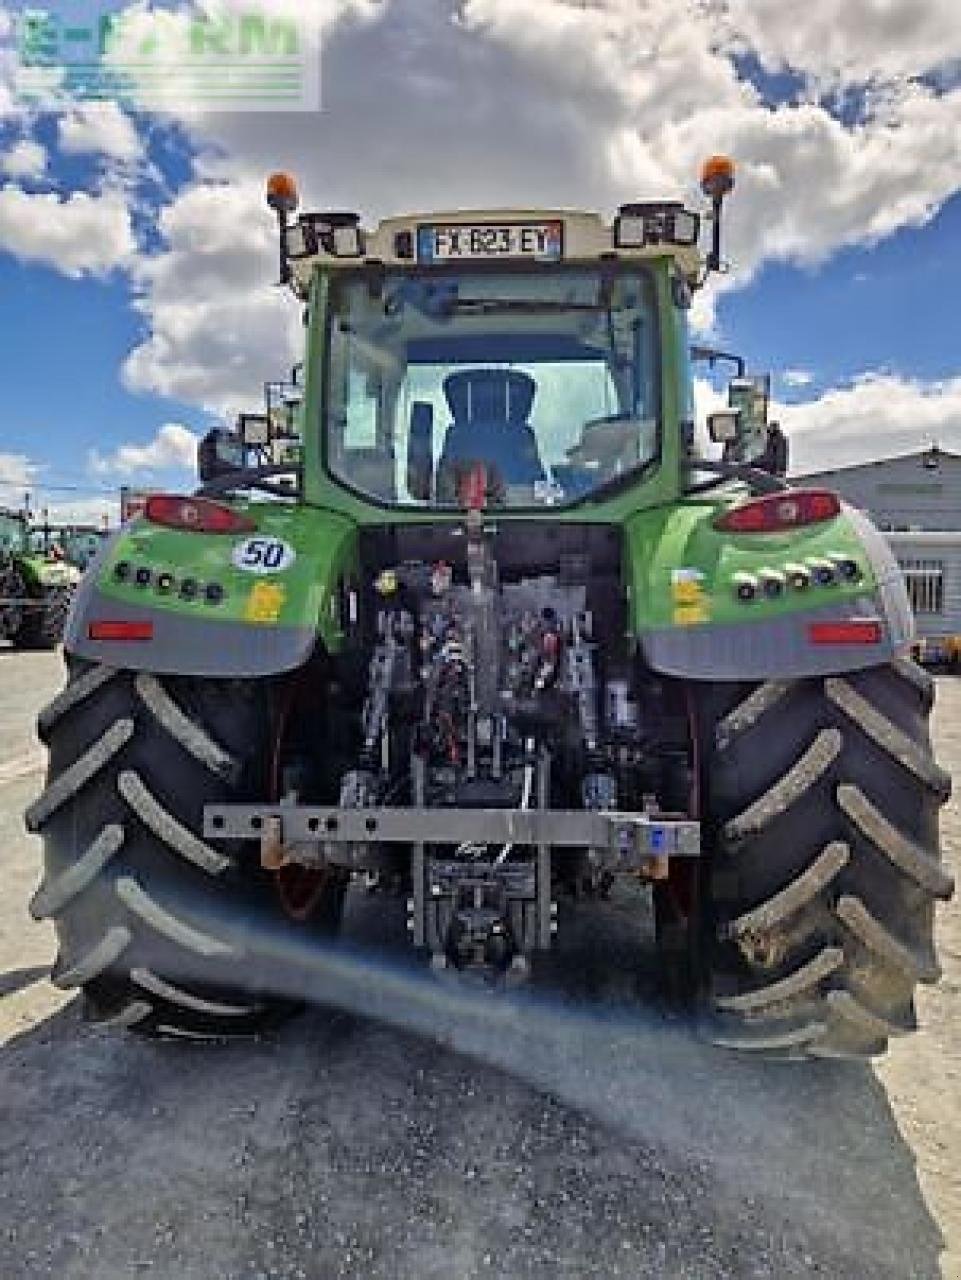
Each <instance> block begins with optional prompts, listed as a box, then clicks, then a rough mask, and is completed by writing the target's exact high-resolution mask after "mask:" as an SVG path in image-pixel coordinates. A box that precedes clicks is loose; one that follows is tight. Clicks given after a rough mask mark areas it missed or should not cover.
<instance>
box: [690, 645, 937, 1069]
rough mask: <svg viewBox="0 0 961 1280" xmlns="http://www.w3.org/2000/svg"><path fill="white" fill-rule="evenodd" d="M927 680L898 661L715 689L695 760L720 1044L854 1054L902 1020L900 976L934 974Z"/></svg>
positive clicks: (907, 990)
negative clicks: (702, 793)
mask: <svg viewBox="0 0 961 1280" xmlns="http://www.w3.org/2000/svg"><path fill="white" fill-rule="evenodd" d="M724 688H725V687H724V686H715V689H724ZM933 695H934V682H933V680H932V679H931V677H930V676H929V675H927V673H926V672H924V671H922V670H921V668H920V667H918V666H916V665H915V664H914V663H913V662H910V661H908V660H906V659H898V660H896V661H894V662H893V663H891V664H890V665H886V666H880V667H875V668H872V669H870V670H867V671H861V672H857V673H850V674H845V675H838V676H831V677H826V678H823V679H807V680H797V681H769V682H767V683H765V684H760V685H756V686H754V687H751V686H739V687H738V688H737V689H736V690H731V689H730V687H728V688H727V693H726V694H721V695H715V696H720V697H721V698H723V701H721V702H720V703H719V705H717V706H715V708H714V711H713V713H712V714H710V715H709V716H708V723H709V728H708V730H707V732H708V733H709V734H710V739H711V740H710V741H709V743H707V751H706V756H707V758H706V760H705V762H704V763H705V766H706V767H705V770H704V774H705V786H706V789H707V802H708V803H707V807H708V813H707V815H706V817H707V820H708V833H709V836H710V838H711V840H712V844H713V849H712V853H711V859H710V864H709V868H707V873H708V877H709V881H708V889H709V893H708V896H709V906H708V912H709V917H710V918H709V920H708V925H707V927H708V929H709V930H710V935H711V936H710V937H709V938H708V939H707V944H708V945H707V951H708V954H709V956H710V960H709V968H710V973H709V976H708V982H709V1000H710V1003H711V1005H712V1006H713V1013H712V1018H711V1022H710V1028H711V1033H712V1038H713V1039H714V1040H715V1041H716V1042H717V1043H720V1044H723V1045H728V1046H730V1047H733V1048H740V1049H753V1050H757V1051H761V1052H768V1053H770V1054H773V1055H776V1056H781V1055H787V1056H798V1055H803V1056H808V1055H810V1056H820V1057H866V1056H870V1055H873V1054H877V1053H881V1052H883V1051H884V1049H885V1048H886V1046H887V1041H888V1038H889V1037H890V1036H896V1035H901V1034H903V1033H905V1032H909V1031H911V1030H913V1029H914V1028H915V1026H916V1021H915V1013H914V1002H913V993H914V989H915V986H916V984H917V983H918V982H934V981H936V979H937V977H938V973H939V970H938V963H937V960H936V958H935V953H934V941H933V922H934V905H935V901H936V899H939V898H940V899H945V898H948V897H949V896H950V895H951V892H952V889H953V883H952V880H951V877H950V876H949V875H948V874H947V872H946V871H945V870H944V869H943V867H942V866H941V863H940V857H939V846H938V810H939V808H940V807H941V805H942V804H943V803H944V802H945V800H946V799H947V798H948V795H949V794H950V789H951V781H950V778H949V777H948V775H947V774H946V773H945V772H944V771H943V770H942V769H940V768H939V767H938V765H937V764H936V763H935V761H934V758H933V756H932V754H931V746H930V740H929V736H928V717H929V714H930V710H931V705H932V701H933Z"/></svg>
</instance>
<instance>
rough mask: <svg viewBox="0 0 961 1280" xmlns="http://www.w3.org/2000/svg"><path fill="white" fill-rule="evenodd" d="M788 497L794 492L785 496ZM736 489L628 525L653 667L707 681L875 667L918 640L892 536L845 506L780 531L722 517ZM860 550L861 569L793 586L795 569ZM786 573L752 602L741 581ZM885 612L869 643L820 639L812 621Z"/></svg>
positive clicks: (634, 586) (634, 585)
mask: <svg viewBox="0 0 961 1280" xmlns="http://www.w3.org/2000/svg"><path fill="white" fill-rule="evenodd" d="M785 498H786V499H789V498H790V494H785ZM730 505H731V499H730V497H727V498H725V499H721V498H717V497H712V498H710V499H708V498H706V497H705V498H703V499H701V500H690V501H687V502H684V503H682V504H679V505H677V506H671V507H663V508H658V509H656V510H653V511H646V512H640V513H638V514H637V515H636V516H634V517H633V518H632V519H631V520H629V521H628V523H627V526H626V529H625V574H626V579H627V582H626V586H627V591H628V595H629V609H630V619H631V624H632V629H633V634H634V635H635V636H636V637H637V639H638V642H639V645H640V648H641V650H642V652H643V654H644V657H645V659H646V661H647V662H648V664H649V665H650V666H651V667H652V668H653V669H654V670H656V671H662V672H664V673H665V674H669V675H675V676H683V677H687V678H689V679H704V680H712V679H714V680H716V679H723V680H756V679H766V678H770V677H777V676H787V677H801V676H809V675H817V674H823V673H826V672H830V671H845V670H856V669H858V668H861V667H867V666H874V665H875V664H877V663H879V662H884V661H886V660H888V659H889V658H890V657H891V656H892V655H893V654H895V653H899V652H902V651H903V650H904V649H905V648H906V647H907V645H908V644H909V643H910V640H911V637H912V634H913V620H912V618H911V611H910V607H909V605H908V600H907V595H906V593H905V589H904V584H903V581H902V578H901V574H900V571H899V570H898V567H897V564H896V562H895V560H894V557H893V555H892V554H891V551H890V549H889V547H888V545H887V543H886V542H885V540H884V538H883V537H882V536H881V534H879V533H878V531H877V530H876V529H875V528H874V526H873V525H872V524H871V523H870V521H868V520H867V519H866V518H865V516H864V515H863V514H862V513H861V512H859V511H857V510H855V509H854V508H851V507H847V506H845V507H844V508H843V509H842V513H841V515H839V516H837V517H836V518H835V519H833V520H828V521H825V522H823V523H819V524H812V525H808V526H806V527H803V528H799V529H795V530H792V531H790V532H785V533H777V534H731V533H727V532H721V531H719V530H718V529H716V528H715V527H714V519H715V517H716V516H717V515H718V514H719V513H721V512H722V511H723V510H725V509H726V508H727V507H728V506H730ZM832 559H834V560H851V561H854V562H855V563H856V564H857V566H858V570H857V577H856V579H855V580H852V581H844V580H842V579H841V578H840V577H838V578H837V579H836V580H835V581H834V582H833V583H831V584H829V585H818V584H817V583H816V582H814V581H812V582H811V585H809V586H807V587H805V588H795V587H792V586H791V585H790V581H789V579H790V570H791V569H792V568H794V567H796V566H801V567H804V568H808V569H810V570H812V571H813V570H814V569H815V568H816V567H817V566H818V565H819V564H824V563H828V564H829V563H831V562H832ZM779 574H781V575H784V577H785V586H784V587H783V589H782V590H781V592H780V593H779V594H778V595H776V596H772V597H769V596H767V595H765V594H763V592H762V593H759V594H758V596H757V597H756V598H755V599H753V600H752V601H750V602H745V601H743V600H741V599H739V598H738V594H737V587H738V583H739V582H740V581H743V575H748V576H749V577H750V578H752V579H753V580H754V581H756V582H757V583H759V584H761V583H763V582H764V580H765V578H766V576H773V577H775V578H776V577H777V575H779ZM854 619H865V620H868V619H870V620H876V621H877V622H878V624H879V631H878V639H877V641H876V642H872V643H851V642H850V641H849V642H846V643H829V644H823V643H818V644H814V643H813V641H812V638H811V636H812V632H811V624H812V623H816V622H819V621H820V622H825V621H831V622H833V621H850V620H854Z"/></svg>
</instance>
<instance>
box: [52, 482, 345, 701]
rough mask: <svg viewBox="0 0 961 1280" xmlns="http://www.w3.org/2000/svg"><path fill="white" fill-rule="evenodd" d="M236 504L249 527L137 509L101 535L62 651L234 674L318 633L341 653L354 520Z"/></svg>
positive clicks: (284, 664)
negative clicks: (182, 521) (167, 522)
mask: <svg viewBox="0 0 961 1280" xmlns="http://www.w3.org/2000/svg"><path fill="white" fill-rule="evenodd" d="M231 509H232V510H234V511H236V512H237V513H238V514H242V515H244V516H247V517H249V518H250V520H251V522H252V524H253V525H254V526H255V527H253V528H252V529H250V530H245V531H243V532H239V533H227V534H213V533H200V532H194V531H185V530H181V529H171V528H168V527H166V526H163V525H158V524H153V523H151V522H150V521H148V520H147V519H146V518H145V517H143V516H141V517H138V518H137V519H135V520H133V521H132V522H130V524H128V525H125V526H124V527H123V528H122V529H121V530H120V531H119V533H117V534H115V535H114V536H113V537H112V538H110V539H108V540H107V541H106V542H105V543H104V545H103V546H102V547H101V549H100V551H99V552H98V554H97V557H96V559H95V560H94V561H93V562H92V563H91V565H90V568H89V569H88V571H87V573H86V574H85V575H84V578H83V580H82V582H81V584H80V586H79V588H78V589H77V591H76V594H75V595H74V599H73V604H72V606H71V610H70V615H69V618H68V620H67V627H66V632H65V636H64V648H65V649H66V651H67V653H70V654H74V655H76V656H77V657H79V658H85V659H87V660H88V661H92V662H101V663H105V664H107V665H108V666H117V667H125V668H129V669H131V670H143V671H153V672H157V673H160V674H169V675H189V676H209V677H224V678H241V677H256V676H267V675H274V674H277V673H280V672H283V671H289V670H292V669H294V668H295V667H299V666H302V665H303V663H305V662H306V661H307V660H308V658H309V657H310V655H311V654H312V652H313V651H314V648H315V646H316V644H317V642H318V639H319V640H320V641H321V642H322V643H323V644H324V646H325V647H326V648H327V649H328V650H330V651H331V652H336V651H337V650H338V649H339V648H340V647H341V646H342V644H343V642H344V633H343V630H342V628H343V626H344V623H345V620H344V617H343V614H344V600H345V598H346V597H347V596H348V595H349V592H350V590H352V589H353V585H352V584H355V583H356V581H357V538H356V527H355V526H354V525H353V523H352V522H351V521H349V520H347V519H345V518H344V517H342V516H339V515H336V514H334V513H332V512H328V511H323V510H320V509H317V508H312V507H303V506H297V507H294V506H287V505H286V504H282V503H265V502H250V503H236V504H232V506H231ZM105 623H107V624H110V625H109V626H108V627H106V628H105V627H104V624H105Z"/></svg>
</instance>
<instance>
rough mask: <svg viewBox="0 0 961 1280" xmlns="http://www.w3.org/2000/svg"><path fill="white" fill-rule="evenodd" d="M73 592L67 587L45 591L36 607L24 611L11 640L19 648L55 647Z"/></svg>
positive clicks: (65, 620)
mask: <svg viewBox="0 0 961 1280" xmlns="http://www.w3.org/2000/svg"><path fill="white" fill-rule="evenodd" d="M72 598H73V592H72V591H71V590H70V588H67V587H54V588H52V589H51V590H49V591H45V592H44V593H43V596H42V597H41V600H40V601H39V602H38V605H37V607H36V608H31V609H29V610H27V611H26V612H25V613H24V616H23V621H22V622H21V624H20V628H19V630H18V631H17V633H16V635H15V636H14V639H13V642H14V644H15V645H16V646H17V647H18V648H20V649H56V647H57V645H58V644H59V643H60V641H61V640H62V639H63V629H64V626H65V625H66V622H67V614H68V613H69V612H70V601H71V599H72Z"/></svg>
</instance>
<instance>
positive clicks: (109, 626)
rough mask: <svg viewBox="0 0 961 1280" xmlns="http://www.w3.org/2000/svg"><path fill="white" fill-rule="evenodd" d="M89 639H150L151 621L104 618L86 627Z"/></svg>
mask: <svg viewBox="0 0 961 1280" xmlns="http://www.w3.org/2000/svg"><path fill="white" fill-rule="evenodd" d="M87 635H88V636H89V637H90V639H91V640H152V639H153V623H152V622H129V621H127V620H126V619H118V620H117V621H114V620H112V619H104V620H101V621H100V622H91V623H90V624H89V626H88V627H87Z"/></svg>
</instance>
